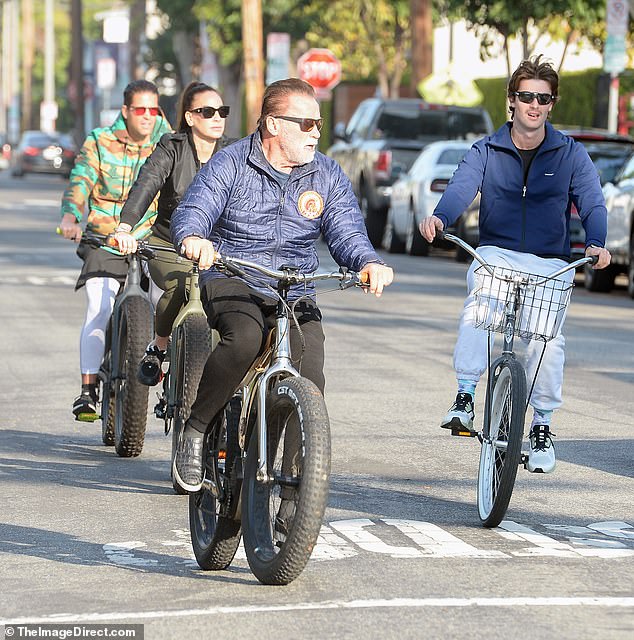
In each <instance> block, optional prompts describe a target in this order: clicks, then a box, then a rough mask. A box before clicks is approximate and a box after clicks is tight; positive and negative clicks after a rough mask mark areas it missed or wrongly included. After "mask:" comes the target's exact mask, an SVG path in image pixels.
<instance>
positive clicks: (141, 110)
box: [128, 107, 161, 116]
mask: <svg viewBox="0 0 634 640" xmlns="http://www.w3.org/2000/svg"><path fill="white" fill-rule="evenodd" d="M128 109H129V110H130V111H132V113H133V114H134V115H135V116H144V115H145V112H146V111H149V112H150V115H151V116H158V114H159V113H161V108H160V107H128Z"/></svg>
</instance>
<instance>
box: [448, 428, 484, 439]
mask: <svg viewBox="0 0 634 640" xmlns="http://www.w3.org/2000/svg"><path fill="white" fill-rule="evenodd" d="M451 435H452V436H460V437H462V438H475V437H476V436H477V435H478V432H477V431H469V430H468V429H456V428H455V427H454V428H452V429H451Z"/></svg>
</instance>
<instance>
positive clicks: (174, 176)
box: [121, 132, 233, 242]
mask: <svg viewBox="0 0 634 640" xmlns="http://www.w3.org/2000/svg"><path fill="white" fill-rule="evenodd" d="M231 142H233V140H231V139H228V138H225V137H224V136H223V137H222V138H220V140H218V142H216V147H215V149H214V154H215V153H216V152H217V151H219V150H220V149H222V148H223V147H226V146H227V145H228V144H230V143H231ZM200 167H201V164H200V162H199V160H198V156H197V154H196V147H195V146H194V141H193V140H192V137H191V135H190V134H189V133H187V132H184V133H166V134H165V135H163V136H162V137H161V139H160V141H159V143H158V144H157V145H156V148H155V149H154V151H153V152H152V155H151V156H150V157H149V158H148V159H147V161H146V162H145V164H144V165H143V168H142V169H141V172H140V173H139V177H138V178H137V181H136V182H135V183H134V185H133V186H132V188H131V189H130V193H129V194H128V199H127V201H126V203H125V205H124V206H123V209H122V210H121V222H123V223H125V224H129V225H130V226H131V227H134V225H136V224H137V222H139V220H141V218H142V217H143V214H144V213H145V212H146V211H147V210H148V208H149V206H150V205H151V204H152V201H153V200H154V198H155V197H156V194H157V193H159V191H160V195H159V199H158V213H157V216H156V221H155V222H154V226H153V227H152V234H153V235H154V236H156V237H157V238H161V239H162V240H165V241H167V242H171V236H170V218H171V217H172V211H174V209H176V207H177V206H178V203H179V202H180V201H181V198H182V197H183V195H184V194H185V192H186V191H187V188H188V187H189V185H190V183H191V181H192V180H193V179H194V176H195V175H196V173H197V172H198V170H199V169H200Z"/></svg>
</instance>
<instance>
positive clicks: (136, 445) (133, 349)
mask: <svg viewBox="0 0 634 640" xmlns="http://www.w3.org/2000/svg"><path fill="white" fill-rule="evenodd" d="M120 312H121V320H120V326H119V344H117V345H114V346H113V348H117V349H118V360H119V362H118V372H117V373H118V377H117V379H115V380H114V381H113V382H112V386H113V389H114V447H115V450H116V452H117V454H118V455H120V456H121V457H123V458H131V457H134V456H138V455H139V454H140V453H141V451H142V450H143V444H144V441H145V428H146V425H147V403H148V395H149V387H147V386H146V385H144V384H141V383H140V382H139V381H138V380H137V377H136V372H137V367H138V365H139V362H141V358H143V355H144V354H145V349H146V347H147V344H148V342H149V341H150V339H151V337H152V311H151V308H150V304H149V302H148V301H147V300H145V299H144V298H140V297H138V296H131V297H129V298H127V299H126V300H124V301H123V303H122V304H121V309H120Z"/></svg>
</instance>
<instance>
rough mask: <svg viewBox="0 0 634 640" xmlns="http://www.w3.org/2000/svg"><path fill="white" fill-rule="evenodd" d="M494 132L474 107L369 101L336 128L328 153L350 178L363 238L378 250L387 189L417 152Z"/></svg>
mask: <svg viewBox="0 0 634 640" xmlns="http://www.w3.org/2000/svg"><path fill="white" fill-rule="evenodd" d="M492 132H493V123H492V122H491V118H490V116H489V114H488V112H487V111H485V110H484V109H481V108H479V107H456V106H449V105H439V104H430V103H429V102H425V101H424V100H419V99H416V98H403V99H395V100H384V99H381V98H368V99H367V100H364V101H363V102H362V103H361V104H360V105H359V106H358V107H357V109H356V111H355V112H354V113H353V114H352V117H351V118H350V121H349V122H348V125H347V126H345V125H344V124H343V123H342V122H341V123H338V124H337V125H336V126H335V129H334V132H333V133H334V138H335V143H334V144H333V145H332V146H331V147H330V149H328V152H327V153H328V155H329V156H331V157H333V158H334V159H335V160H337V162H338V163H339V164H340V165H341V167H342V168H343V170H344V172H345V174H346V175H347V176H348V178H350V181H351V182H352V187H353V189H354V192H355V194H356V196H357V198H358V200H359V205H360V206H361V210H362V212H363V216H364V218H365V224H366V227H367V230H368V236H369V237H370V240H371V242H372V243H373V244H374V246H376V247H378V246H380V244H381V240H382V239H383V231H384V228H385V221H386V217H387V209H388V206H389V202H390V193H391V189H392V184H393V183H394V182H395V181H396V179H397V178H398V177H399V176H400V175H401V174H402V173H404V172H406V171H409V169H410V167H411V166H412V164H413V163H414V160H415V159H416V158H417V157H418V155H419V153H420V151H421V149H423V148H424V147H425V146H426V145H428V144H429V143H430V142H435V141H436V140H456V139H458V140H476V139H477V138H481V137H482V136H484V135H487V134H489V133H492Z"/></svg>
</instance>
